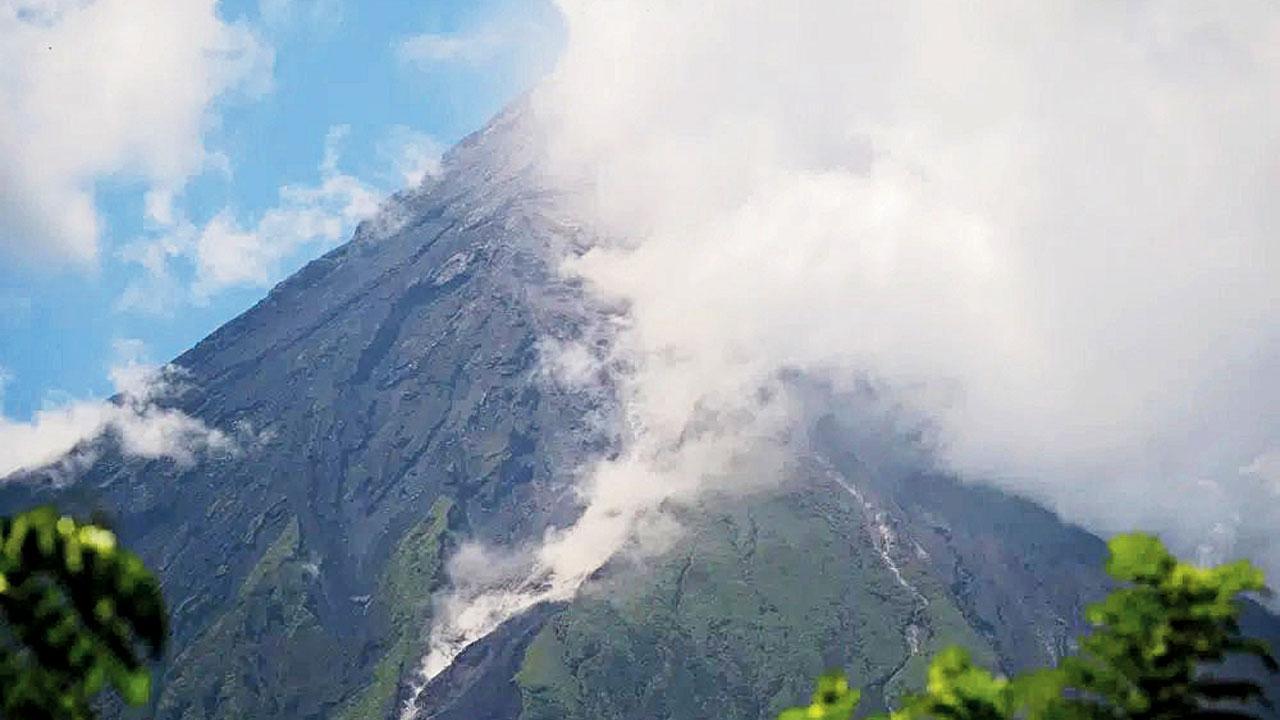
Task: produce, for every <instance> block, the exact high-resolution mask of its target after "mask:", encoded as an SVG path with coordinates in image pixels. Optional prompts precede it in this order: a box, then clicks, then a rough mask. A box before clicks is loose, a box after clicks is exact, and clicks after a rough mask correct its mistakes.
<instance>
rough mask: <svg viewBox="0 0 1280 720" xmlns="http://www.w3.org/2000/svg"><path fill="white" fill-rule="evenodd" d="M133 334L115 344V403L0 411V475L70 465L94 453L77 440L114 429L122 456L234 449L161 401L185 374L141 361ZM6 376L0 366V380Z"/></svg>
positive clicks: (188, 457)
mask: <svg viewBox="0 0 1280 720" xmlns="http://www.w3.org/2000/svg"><path fill="white" fill-rule="evenodd" d="M140 352H141V345H140V344H139V343H137V342H136V341H125V342H123V343H118V344H117V354H118V355H119V356H120V358H121V361H120V363H119V364H117V365H116V366H114V367H112V368H111V371H110V376H111V380H112V382H113V383H114V385H115V390H116V393H117V396H118V400H119V401H118V402H103V401H95V400H80V401H71V402H67V403H63V404H59V405H56V406H50V407H46V408H44V409H42V410H40V411H38V412H36V413H35V415H34V416H33V417H32V418H31V420H29V421H19V420H13V419H11V418H8V417H4V416H3V415H0V479H3V478H5V477H7V476H9V475H12V474H13V473H15V472H17V471H19V470H36V469H40V468H44V467H47V466H54V467H55V468H56V469H57V470H58V471H59V472H62V471H74V470H77V469H80V468H82V467H84V466H85V465H87V464H89V463H91V462H92V461H93V460H94V454H93V451H92V450H90V449H86V446H84V445H82V443H87V442H89V441H92V440H95V439H97V438H99V437H102V436H103V435H110V436H112V437H113V438H114V439H115V440H116V441H117V442H118V443H119V447H120V450H121V452H122V453H124V455H126V456H128V457H142V458H168V459H170V460H173V461H174V462H176V463H178V464H179V465H190V464H192V463H194V462H195V461H196V460H197V458H198V457H199V456H201V455H202V454H205V453H210V452H212V453H233V452H235V451H236V449H237V445H236V443H235V441H234V440H233V439H232V438H231V437H230V436H228V435H227V434H225V433H223V432H222V431H220V430H216V429H213V428H210V427H208V426H207V425H205V424H204V423H202V422H201V421H199V420H197V419H195V418H193V417H191V416H189V415H187V414H185V413H183V412H182V411H180V410H176V409H173V408H166V407H163V406H162V405H161V403H162V401H163V400H164V399H165V398H167V397H169V396H171V395H172V394H174V393H175V392H176V391H178V390H179V389H180V388H181V385H182V383H183V382H184V380H185V378H184V374H183V372H182V371H181V369H179V368H176V367H174V366H164V367H155V366H151V365H146V364H145V363H143V362H142V361H141V360H140V355H139V353H140ZM11 379H12V376H11V375H9V374H7V373H5V372H3V371H0V400H2V399H3V393H2V391H3V386H4V384H5V383H7V382H9V381H10V380H11Z"/></svg>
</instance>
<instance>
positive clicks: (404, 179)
mask: <svg viewBox="0 0 1280 720" xmlns="http://www.w3.org/2000/svg"><path fill="white" fill-rule="evenodd" d="M378 154H379V155H380V156H381V157H382V158H383V161H384V162H386V163H387V164H388V165H389V166H390V167H391V168H392V170H393V171H394V173H395V175H396V177H395V178H393V181H394V182H395V183H396V184H403V185H405V186H408V187H417V186H418V185H421V184H422V181H423V180H424V179H426V178H429V177H435V176H437V175H439V174H440V162H441V158H442V157H443V156H444V147H443V146H442V145H441V144H440V143H439V142H438V141H437V140H436V139H435V138H433V137H431V136H430V135H427V134H425V133H420V132H418V131H416V130H413V129H412V128H409V127H406V126H404V125H396V126H395V127H393V128H391V131H390V132H389V133H388V134H387V137H386V138H385V139H383V141H382V142H380V143H379V144H378Z"/></svg>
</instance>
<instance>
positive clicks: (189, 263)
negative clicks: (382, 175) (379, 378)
mask: <svg viewBox="0 0 1280 720" xmlns="http://www.w3.org/2000/svg"><path fill="white" fill-rule="evenodd" d="M347 132H348V129H347V128H346V127H345V126H339V127H334V128H331V129H330V131H329V133H328V136H327V137H326V138H325V150H324V158H323V160H322V161H321V163H320V166H319V168H318V171H319V180H318V182H317V183H315V184H313V185H286V186H284V187H282V188H280V191H279V196H278V198H277V202H276V204H275V206H273V207H271V208H269V209H267V210H266V211H265V212H263V213H262V214H261V215H260V216H259V217H258V218H257V220H256V221H253V222H248V223H246V222H242V221H241V220H240V219H239V218H238V217H237V216H236V214H235V213H234V212H233V211H232V210H231V209H229V208H227V209H223V210H222V211H221V212H219V213H218V214H217V215H215V216H214V217H213V218H212V219H210V220H209V221H208V222H206V223H204V224H202V225H195V224H193V223H191V222H188V221H185V220H179V221H177V222H174V223H172V224H171V225H168V226H161V227H160V229H159V232H157V233H155V234H154V235H153V236H151V237H149V238H145V239H142V240H139V241H136V242H134V243H130V244H129V245H127V246H125V247H124V248H123V249H122V250H121V251H120V255H121V258H122V259H124V260H125V261H127V262H130V263H133V264H135V265H138V266H140V267H141V268H142V269H143V270H144V271H145V272H144V274H143V276H142V277H141V278H139V279H137V280H135V281H134V282H133V283H131V284H130V285H129V286H128V287H127V288H126V289H125V291H124V293H123V294H122V295H121V297H120V298H119V300H118V302H117V308H118V309H120V310H125V311H140V312H147V313H160V314H165V313H172V312H173V311H174V309H175V308H177V307H180V306H181V305H183V304H184V303H187V302H196V303H204V302H207V301H208V299H209V298H210V297H211V296H213V295H215V294H216V293H218V292H221V291H223V290H225V289H227V288H231V287H239V286H249V287H265V286H269V285H270V284H271V283H273V282H276V281H277V280H279V279H280V276H281V274H282V273H283V272H284V266H283V263H285V261H287V260H289V259H291V258H293V257H295V256H296V255H297V254H298V253H300V252H302V251H304V250H307V251H311V252H315V251H318V250H324V249H327V248H329V247H332V246H333V245H336V244H337V243H338V242H340V241H342V240H344V239H346V238H347V237H348V236H349V235H350V233H351V232H352V230H353V229H354V227H355V225H356V224H357V223H358V222H359V221H360V220H363V219H365V218H368V217H371V216H373V215H374V214H375V213H376V212H377V211H378V208H379V202H380V198H381V197H382V195H383V194H384V193H385V192H386V191H385V190H383V189H381V188H378V187H375V186H373V185H371V184H369V183H366V182H365V181H363V180H361V179H359V178H357V177H355V176H353V175H350V174H348V173H346V172H343V171H342V170H341V169H340V168H339V155H340V149H341V144H342V141H343V139H344V138H345V137H346V135H347ZM413 139H414V140H415V141H419V142H420V140H419V139H418V138H417V136H413ZM418 154H419V153H417V151H416V150H415V152H414V153H409V154H408V155H406V156H405V157H404V158H402V161H404V162H410V160H412V163H411V164H417V163H421V162H422V158H420V157H417V155H418ZM406 167H408V166H406Z"/></svg>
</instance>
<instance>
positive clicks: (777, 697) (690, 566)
mask: <svg viewBox="0 0 1280 720" xmlns="http://www.w3.org/2000/svg"><path fill="white" fill-rule="evenodd" d="M696 527H697V529H696V530H693V531H691V534H690V536H689V537H685V538H682V539H681V540H680V542H679V543H677V545H676V548H675V549H674V550H672V551H671V552H669V553H667V554H666V555H665V556H664V557H663V558H662V559H661V560H660V561H657V562H656V563H655V564H654V566H653V567H652V568H650V572H651V575H650V576H648V577H647V578H646V581H645V582H643V583H638V582H628V581H627V577H628V574H629V571H627V570H623V571H620V572H618V573H616V574H615V575H614V579H613V580H606V581H603V582H602V585H603V587H601V588H599V589H600V592H598V593H591V594H588V595H587V596H586V597H584V598H583V599H580V600H579V601H577V602H575V603H574V605H573V606H571V607H570V609H569V610H567V611H566V612H565V613H563V614H562V615H560V616H559V617H558V618H556V619H555V620H554V621H553V622H551V623H549V624H548V626H547V627H546V628H544V629H543V631H542V632H541V633H540V635H539V636H538V638H537V639H536V640H535V641H534V643H533V644H532V645H531V646H530V647H529V649H528V650H527V652H526V654H525V660H524V665H523V667H522V669H521V671H520V674H519V676H518V681H519V683H520V686H521V692H522V696H523V700H524V712H523V715H522V717H523V718H524V720H552V719H555V720H561V719H563V720H576V719H578V718H581V719H583V720H586V719H588V718H591V719H592V720H595V719H598V718H601V717H607V718H610V719H611V720H629V719H635V720H641V719H642V718H643V719H644V720H654V719H660V718H672V719H680V720H683V719H685V718H688V719H689V720H693V719H694V718H705V717H718V718H726V719H731V718H741V719H744V720H745V719H748V718H749V719H751V720H754V719H755V718H762V717H770V716H772V715H773V714H774V713H776V712H777V711H778V710H779V709H781V708H783V707H785V706H787V705H790V704H794V703H795V702H797V701H798V699H802V698H804V697H805V696H806V695H807V693H808V690H809V687H810V683H811V682H812V678H813V677H814V675H815V674H817V673H818V672H820V671H822V670H824V669H827V668H829V667H842V668H844V669H846V670H847V671H848V672H849V673H850V674H851V675H853V676H854V677H855V678H857V679H859V680H860V681H862V682H863V683H864V684H871V685H876V684H879V685H881V686H883V684H884V682H885V681H886V680H887V679H889V678H890V677H891V676H893V677H896V678H897V681H896V682H895V683H894V686H893V687H889V688H885V689H884V690H885V691H887V692H889V693H891V694H896V693H897V692H899V691H901V690H902V689H903V688H902V687H901V686H903V685H908V684H918V682H919V680H920V679H921V678H922V677H923V663H922V662H921V661H920V660H918V659H915V658H911V657H910V654H909V651H908V648H907V644H906V641H905V639H904V631H905V628H906V626H907V625H908V624H909V623H910V622H912V619H913V616H915V608H916V603H917V602H918V601H917V600H916V599H915V598H914V596H912V595H911V594H910V593H908V592H907V591H906V590H905V589H904V588H903V587H902V586H901V585H900V584H899V583H898V582H897V581H896V580H895V579H894V578H893V576H892V575H891V574H890V573H889V572H888V570H887V568H886V567H885V565H884V563H883V561H882V559H881V558H880V556H879V554H878V552H877V551H876V550H875V547H874V545H873V544H872V543H871V542H870V540H869V538H868V536H867V535H866V534H865V530H864V528H863V525H862V518H861V516H860V515H859V514H857V513H856V511H855V510H854V509H853V508H851V507H849V506H847V505H842V504H840V502H839V501H838V499H832V498H829V497H827V498H815V497H809V498H804V497H796V496H792V497H784V498H777V499H773V500H766V501H764V502H761V503H754V504H753V505H752V506H751V507H735V508H732V509H723V508H722V509H719V510H716V511H714V512H712V513H710V514H708V515H706V516H705V517H702V518H701V519H700V520H698V521H696ZM906 572H907V573H908V577H909V578H910V579H913V580H914V579H918V580H921V582H920V583H919V584H918V587H919V588H920V590H921V592H922V593H923V594H924V595H925V596H926V597H928V598H929V600H930V602H929V605H928V606H927V608H926V609H925V611H924V617H923V624H924V626H925V627H924V631H923V633H924V634H923V638H924V643H923V644H924V647H925V652H929V651H931V650H932V649H933V648H935V647H937V646H940V645H942V644H945V643H949V642H963V643H965V644H967V645H969V646H970V647H974V648H978V649H979V656H980V657H983V656H988V655H989V654H990V651H989V649H987V648H985V646H984V644H983V643H982V641H981V640H980V639H978V638H977V636H976V635H975V634H974V633H973V631H972V630H971V629H970V628H969V627H968V626H967V625H966V624H965V623H964V621H963V619H962V618H961V616H960V614H959V612H958V611H957V610H956V609H955V607H954V606H952V605H951V603H950V602H949V600H948V599H947V597H946V595H945V593H944V592H943V591H942V588H940V587H935V586H934V585H932V584H930V583H929V582H928V581H927V580H926V579H925V578H924V577H923V573H922V572H914V571H913V569H912V568H907V569H906ZM915 620H916V622H920V621H921V618H920V617H918V616H917V617H915ZM904 663H906V668H905V669H903V670H902V671H901V672H899V669H900V668H902V666H903V664H904ZM873 702H874V699H873Z"/></svg>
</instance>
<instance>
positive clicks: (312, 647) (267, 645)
mask: <svg viewBox="0 0 1280 720" xmlns="http://www.w3.org/2000/svg"><path fill="white" fill-rule="evenodd" d="M317 572H318V569H317V568H316V567H315V566H314V565H312V564H311V563H310V562H309V560H308V559H307V558H306V556H305V554H304V553H303V552H302V548H301V544H300V533H299V528H298V521H297V519H296V518H289V519H288V521H287V522H286V523H285V526H284V528H283V529H282V530H281V531H280V534H279V536H278V537H277V538H276V539H275V541H274V542H273V543H272V544H271V545H270V546H269V547H268V548H267V550H266V552H265V553H264V554H263V556H262V558H261V559H260V560H259V561H258V563H257V565H256V566H255V567H254V568H253V569H252V570H251V571H250V572H249V573H248V575H247V576H246V578H245V580H244V581H243V583H242V584H241V586H240V589H239V592H238V593H237V595H236V598H235V600H234V601H233V603H232V605H231V607H230V608H229V609H228V610H227V611H226V612H225V613H223V614H222V615H221V616H220V617H219V618H218V620H216V621H215V622H214V623H213V624H212V625H211V626H210V627H209V629H208V630H207V631H205V633H204V634H203V635H202V636H201V637H200V638H199V639H198V640H197V641H196V642H194V643H192V645H191V646H189V647H188V648H187V649H186V650H185V651H184V652H183V653H182V654H181V655H179V656H178V657H177V658H176V659H175V660H174V661H173V663H172V664H171V667H172V668H174V670H173V675H171V676H170V677H169V678H168V681H167V682H166V684H165V687H164V690H163V693H162V695H161V697H160V699H159V703H158V707H157V716H158V717H166V718H169V717H174V718H182V719H183V720H194V719H195V718H228V719H231V718H235V719H237V720H238V719H239V718H245V717H254V718H275V717H280V718H284V717H291V718H305V717H311V716H316V715H318V714H319V713H320V712H322V711H323V709H324V707H326V705H327V704H329V703H332V702H334V701H335V699H336V698H334V697H332V696H331V695H330V694H328V693H326V692H324V690H323V688H326V687H328V688H333V689H334V691H335V692H336V689H337V688H338V687H340V683H339V682H338V680H339V677H340V673H341V672H342V670H343V669H344V666H345V665H346V664H347V661H348V658H346V657H345V652H344V648H343V644H342V643H341V642H339V641H338V640H337V639H336V638H334V637H333V636H332V635H331V634H330V633H329V632H327V631H326V629H325V628H323V627H322V626H321V623H320V622H319V620H318V619H317V616H316V614H315V612H314V610H313V607H314V595H313V593H314V583H315V579H316V574H317ZM317 690H319V692H317Z"/></svg>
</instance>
